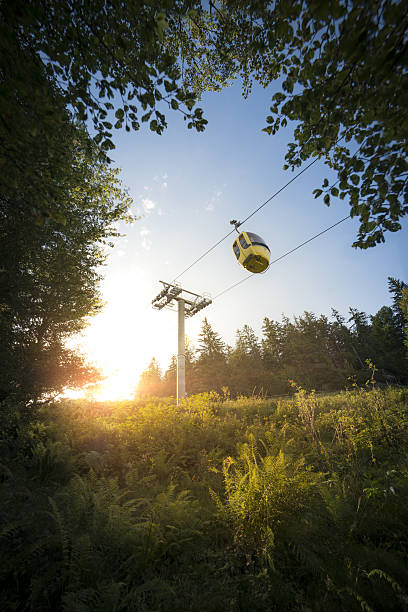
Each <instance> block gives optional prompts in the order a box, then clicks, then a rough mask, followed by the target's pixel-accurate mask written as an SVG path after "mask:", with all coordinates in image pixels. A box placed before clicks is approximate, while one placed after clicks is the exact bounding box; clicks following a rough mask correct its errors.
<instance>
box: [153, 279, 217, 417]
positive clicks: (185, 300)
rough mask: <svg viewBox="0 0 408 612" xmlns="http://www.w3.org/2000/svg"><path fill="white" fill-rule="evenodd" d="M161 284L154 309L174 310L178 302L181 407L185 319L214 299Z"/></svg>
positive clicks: (183, 386)
mask: <svg viewBox="0 0 408 612" xmlns="http://www.w3.org/2000/svg"><path fill="white" fill-rule="evenodd" d="M159 282H160V283H161V284H162V285H163V289H162V290H161V291H160V293H158V294H157V295H156V297H155V298H153V300H152V306H153V308H155V309H156V310H162V309H163V308H169V309H170V310H174V308H173V306H174V302H177V310H178V317H177V320H178V326H177V328H178V333H177V337H178V343H177V405H179V403H180V400H181V399H182V398H183V397H185V395H186V353H185V351H186V349H185V333H184V323H185V319H186V317H187V318H188V317H192V316H193V315H195V314H197V312H199V311H200V310H202V309H203V308H206V306H209V305H210V304H212V299H211V298H210V296H209V295H207V294H205V293H203V294H202V295H200V294H198V293H194V292H193V291H188V290H187V289H183V288H182V287H180V285H179V283H167V282H165V281H159ZM186 294H187V295H186ZM191 296H193V297H191Z"/></svg>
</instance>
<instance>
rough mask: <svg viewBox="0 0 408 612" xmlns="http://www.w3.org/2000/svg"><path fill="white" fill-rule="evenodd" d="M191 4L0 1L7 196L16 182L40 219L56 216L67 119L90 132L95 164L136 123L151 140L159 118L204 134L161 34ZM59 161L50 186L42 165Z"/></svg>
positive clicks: (0, 123)
mask: <svg viewBox="0 0 408 612" xmlns="http://www.w3.org/2000/svg"><path fill="white" fill-rule="evenodd" d="M196 4H197V3H196V2H194V1H192V0H185V1H183V2H179V1H177V0H166V1H165V2H164V3H163V2H156V1H152V2H144V3H139V2H137V3H134V2H126V1H124V0H123V1H119V2H110V1H106V0H93V1H92V2H80V1H79V0H69V1H65V0H45V1H44V0H30V2H27V1H26V0H13V1H11V0H5V1H3V2H1V3H0V51H1V52H0V145H1V153H0V171H1V189H2V191H4V190H5V191H7V192H9V191H10V190H15V189H18V188H19V187H20V184H21V182H22V181H23V180H24V182H25V183H26V189H27V190H28V191H29V194H25V195H26V196H27V195H29V197H27V201H28V203H29V205H30V206H31V207H32V209H33V211H34V213H35V214H36V215H38V216H40V217H44V216H49V215H52V216H54V218H55V219H56V220H62V218H61V216H60V215H59V214H58V212H56V203H58V188H59V185H60V183H61V180H63V177H64V176H65V175H66V174H69V164H70V161H71V160H70V158H69V154H70V148H69V147H68V148H67V147H66V141H65V132H66V131H67V123H66V115H67V109H68V110H69V113H70V115H71V118H72V119H73V121H74V122H76V123H77V122H83V123H84V124H85V122H87V121H88V125H91V126H93V129H94V133H95V138H94V139H95V142H96V143H97V144H98V145H99V147H100V152H101V157H102V158H103V157H105V159H106V157H107V152H108V151H109V150H110V149H113V148H114V145H113V143H112V140H111V138H112V130H113V129H114V128H117V129H119V128H121V127H125V129H126V130H128V131H130V130H138V129H139V127H140V124H141V123H143V122H146V123H148V124H149V127H150V129H151V130H152V131H153V132H156V133H158V134H161V133H162V132H163V130H164V128H165V127H166V125H167V124H166V118H165V115H164V111H165V109H171V110H174V111H179V112H181V113H182V114H183V116H184V118H185V119H186V120H187V126H188V127H189V128H193V127H194V128H195V129H197V130H198V131H202V130H203V129H204V126H205V124H206V123H207V122H206V120H205V119H204V118H203V114H202V110H201V109H200V108H195V109H194V107H195V103H196V99H197V95H196V94H195V93H193V92H192V91H191V90H188V89H186V88H185V87H184V86H183V83H182V81H181V78H180V77H181V73H180V70H179V68H178V65H177V61H176V59H177V58H176V57H175V56H173V55H171V53H169V51H168V50H167V49H166V48H165V46H164V44H163V40H164V37H165V33H166V32H167V31H168V30H169V31H172V30H173V29H174V27H175V23H177V21H178V20H179V19H180V18H181V16H182V15H184V14H185V13H186V12H188V11H189V9H190V8H193V7H194V6H195V5H196ZM55 159H59V160H60V161H61V162H64V164H63V165H64V168H62V170H63V171H62V172H61V173H59V174H58V176H53V175H52V173H51V172H50V163H51V165H52V161H53V160H55Z"/></svg>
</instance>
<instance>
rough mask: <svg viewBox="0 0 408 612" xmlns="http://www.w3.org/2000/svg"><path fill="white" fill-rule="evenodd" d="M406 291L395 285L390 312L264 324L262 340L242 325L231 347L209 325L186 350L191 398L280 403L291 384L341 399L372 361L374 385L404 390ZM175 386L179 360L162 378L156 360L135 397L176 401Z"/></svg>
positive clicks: (391, 282)
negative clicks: (210, 395) (209, 394)
mask: <svg viewBox="0 0 408 612" xmlns="http://www.w3.org/2000/svg"><path fill="white" fill-rule="evenodd" d="M406 287H407V286H406V284H405V283H404V282H402V281H399V280H397V279H395V278H392V277H390V278H389V279H388V289H389V293H390V300H391V306H383V307H382V308H380V310H379V311H378V312H377V313H376V314H374V315H367V314H366V313H364V312H360V311H358V310H357V309H356V308H350V309H349V316H348V318H347V319H346V318H345V317H344V316H341V315H340V313H338V312H337V311H335V310H333V311H332V317H331V318H330V319H329V318H328V317H326V316H324V315H320V316H316V315H315V314H313V313H311V312H305V313H304V314H303V315H300V316H298V317H294V319H293V320H290V319H289V318H288V317H283V319H282V321H273V320H271V319H269V318H268V317H265V318H264V321H263V325H262V332H263V335H262V338H261V339H259V338H257V336H256V334H255V333H254V331H253V329H252V328H251V327H250V326H249V325H244V326H243V327H242V329H238V330H237V332H236V343H235V346H234V347H231V346H228V345H227V344H226V343H225V342H224V341H223V340H222V338H221V336H220V334H218V333H217V332H216V331H214V330H213V328H212V326H211V324H210V323H209V322H208V320H207V318H205V319H204V321H203V324H202V327H201V333H200V334H199V337H198V343H199V346H198V348H197V349H196V350H195V349H194V348H193V347H192V346H191V344H190V343H189V342H187V345H186V351H185V362H186V388H187V392H188V393H193V394H194V393H202V392H206V391H216V392H217V393H220V394H221V395H225V396H228V397H234V398H236V397H239V396H240V395H244V396H250V395H253V394H255V395H261V396H273V395H280V396H281V395H285V394H290V393H291V390H292V388H291V384H290V381H291V380H293V379H294V380H296V381H297V382H298V383H299V384H300V385H301V386H303V387H305V388H307V389H314V390H315V391H321V392H328V391H338V390H341V389H344V388H345V387H346V386H347V385H348V384H349V382H350V380H353V381H354V382H357V383H358V384H364V382H365V381H366V380H367V379H368V378H369V374H370V372H369V368H368V365H367V362H368V361H371V362H372V363H374V364H375V366H376V369H377V371H376V380H377V383H379V384H393V385H395V384H398V385H406V384H407V383H408V357H407V338H406V334H407V331H406V315H404V310H405V312H407V288H406ZM404 330H405V331H404ZM176 381H177V357H176V356H175V355H174V356H173V357H172V359H171V363H170V365H169V367H168V369H167V370H166V372H165V373H164V375H162V373H161V371H160V367H159V364H158V362H157V360H156V359H155V358H154V357H153V359H152V361H151V362H150V364H149V366H148V368H147V369H146V370H145V371H144V372H143V373H142V375H141V378H140V382H139V384H138V386H137V389H136V391H137V395H138V396H144V395H150V396H156V397H166V396H171V395H175V392H176Z"/></svg>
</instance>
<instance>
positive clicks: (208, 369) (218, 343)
mask: <svg viewBox="0 0 408 612" xmlns="http://www.w3.org/2000/svg"><path fill="white" fill-rule="evenodd" d="M198 338H199V348H198V351H197V353H198V358H197V361H196V362H195V368H194V372H195V377H196V382H197V390H200V391H210V390H216V391H220V390H221V387H223V386H225V384H226V380H227V379H228V370H227V349H226V346H225V343H224V342H223V341H222V339H221V337H220V335H219V334H217V332H215V331H214V330H213V329H212V327H211V325H210V323H209V322H208V320H207V318H204V320H203V323H202V326H201V332H200V334H199V336H198Z"/></svg>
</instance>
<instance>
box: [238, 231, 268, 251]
mask: <svg viewBox="0 0 408 612" xmlns="http://www.w3.org/2000/svg"><path fill="white" fill-rule="evenodd" d="M243 233H244V232H241V234H240V235H239V236H238V238H239V237H240V236H242V234H243ZM245 234H246V235H247V236H248V238H249V240H250V241H251V244H260V245H261V246H264V247H266V248H267V249H268V251H270V248H269V247H268V245H267V244H266V242H265V240H264V239H263V238H261V237H260V236H259V235H258V234H254V233H253V232H245Z"/></svg>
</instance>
